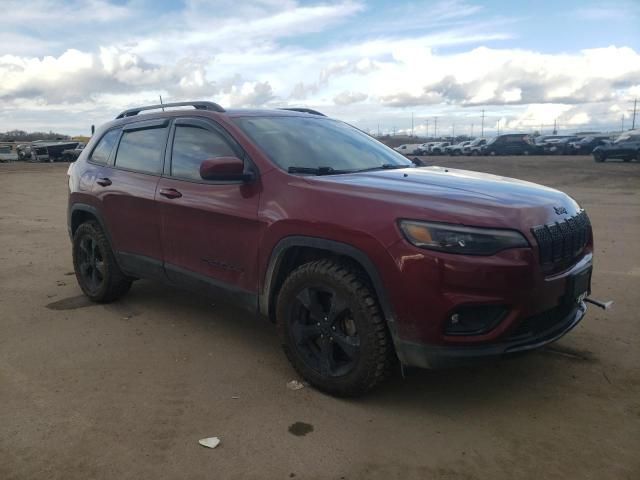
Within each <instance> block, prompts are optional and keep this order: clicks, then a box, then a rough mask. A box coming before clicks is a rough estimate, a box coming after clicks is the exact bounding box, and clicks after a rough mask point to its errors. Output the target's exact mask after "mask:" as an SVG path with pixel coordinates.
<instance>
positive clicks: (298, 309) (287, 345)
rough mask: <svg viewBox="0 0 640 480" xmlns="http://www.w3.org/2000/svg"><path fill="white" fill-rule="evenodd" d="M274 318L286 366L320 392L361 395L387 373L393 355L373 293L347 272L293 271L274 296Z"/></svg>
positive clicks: (337, 266)
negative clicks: (291, 367)
mask: <svg viewBox="0 0 640 480" xmlns="http://www.w3.org/2000/svg"><path fill="white" fill-rule="evenodd" d="M276 318H277V322H278V329H279V332H280V336H281V339H282V343H283V348H284V351H285V353H286V355H287V357H288V358H289V361H290V362H291V364H292V365H293V367H294V368H295V369H296V370H297V371H298V373H300V375H302V377H304V378H305V379H306V380H307V381H308V382H309V383H310V384H311V385H313V386H315V387H317V388H318V389H320V390H323V391H325V392H327V393H330V394H333V395H338V396H356V395H361V394H363V393H365V392H367V391H368V390H370V389H372V388H373V387H375V386H376V385H378V384H379V383H380V382H382V381H383V380H384V379H385V378H386V377H387V376H388V375H389V373H390V371H391V365H392V364H393V360H394V356H395V355H394V352H393V346H392V342H391V338H390V336H389V333H388V331H387V326H386V323H385V320H384V317H383V314H382V312H381V310H380V307H379V305H378V301H377V299H376V296H375V293H374V292H373V290H372V288H371V287H370V286H369V285H368V283H367V282H366V280H364V279H363V278H362V277H361V276H360V275H359V273H358V272H357V271H356V270H354V269H352V268H350V267H347V266H345V265H342V264H341V263H338V262H334V261H331V260H319V261H314V262H310V263H306V264H304V265H302V266H300V267H298V268H297V269H296V270H294V271H293V272H292V273H291V274H290V275H289V277H288V278H287V279H286V280H285V282H284V284H283V286H282V289H281V290H280V293H279V294H278V300H277V306H276Z"/></svg>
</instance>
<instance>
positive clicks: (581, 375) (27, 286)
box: [0, 157, 640, 480]
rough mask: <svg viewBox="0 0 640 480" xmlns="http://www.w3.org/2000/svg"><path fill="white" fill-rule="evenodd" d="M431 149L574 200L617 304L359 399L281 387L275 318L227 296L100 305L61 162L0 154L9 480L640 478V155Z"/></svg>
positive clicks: (149, 286)
mask: <svg viewBox="0 0 640 480" xmlns="http://www.w3.org/2000/svg"><path fill="white" fill-rule="evenodd" d="M429 161H430V162H433V163H435V164H438V165H446V166H450V167H461V168H468V169H471V170H479V171H486V172H491V173H497V174H499V175H505V176H511V177H516V178H523V179H526V180H531V181H535V182H539V183H543V184H547V185H550V186H554V187H557V188H560V189H563V190H565V191H566V192H568V193H569V194H571V195H572V196H574V197H575V198H576V199H577V200H578V201H579V202H580V203H581V204H582V205H583V206H584V207H585V208H586V209H587V210H588V212H589V214H590V217H591V220H592V223H593V225H594V229H595V238H596V266H595V273H594V279H593V282H594V283H593V287H594V288H593V289H594V296H596V297H598V298H604V299H613V300H614V301H615V302H616V303H615V305H614V309H613V310H612V311H610V312H602V311H600V310H597V309H595V308H591V309H590V311H589V313H588V315H587V318H586V319H585V320H584V321H583V322H582V324H581V325H579V326H578V327H577V328H576V329H575V330H574V331H573V332H572V333H570V334H569V335H568V336H566V337H565V338H563V339H561V340H560V341H558V342H557V343H556V344H554V345H553V346H551V347H550V348H547V349H545V350H543V351H540V352H536V353H532V354H530V355H527V356H523V357H519V358H517V359H513V360H509V361H504V362H499V363H497V364H493V365H486V366H483V367H478V368H469V369H460V370H448V371H418V370H415V371H409V372H408V373H407V378H406V379H402V378H400V376H399V375H398V376H397V377H396V378H394V379H393V380H392V381H391V382H389V383H387V384H386V385H384V387H383V388H381V389H379V390H377V391H375V392H373V393H372V394H371V395H369V396H368V397H366V398H362V399H357V400H339V399H335V398H332V397H329V396H326V395H323V394H321V393H319V392H317V391H315V390H313V389H311V388H310V387H307V388H304V389H302V390H298V391H291V390H289V389H287V388H286V383H287V382H288V381H289V380H291V379H294V378H296V376H295V373H294V371H293V370H292V368H291V367H290V366H289V365H288V363H287V361H286V359H285V357H284V355H283V354H282V353H281V351H280V348H279V342H278V339H277V336H276V333H275V329H274V328H273V327H272V326H271V325H269V324H267V323H265V322H261V321H256V320H255V319H253V318H251V317H250V316H248V315H247V314H245V313H243V312H242V311H240V310H236V309H235V308H233V307H230V306H226V305H224V304H221V303H218V302H217V301H215V300H210V299H205V298H201V297H198V296H195V295H192V294H190V293H185V292H182V291H176V290H174V289H171V288H169V287H166V286H163V285H159V284H155V283H151V282H146V281H140V282H137V283H136V284H135V285H134V287H133V288H132V290H131V292H130V294H129V295H128V296H127V297H125V298H124V299H123V300H122V301H119V302H117V303H114V304H111V305H104V306H102V305H92V304H89V303H88V302H87V301H86V300H85V299H84V297H82V296H81V293H80V289H79V288H78V286H77V284H76V281H75V277H74V276H73V272H72V270H73V268H72V262H71V256H70V243H69V239H68V237H67V232H66V223H65V222H66V211H65V209H66V199H67V185H66V175H65V173H66V168H67V166H66V165H62V164H24V163H14V164H2V165H0V191H1V192H2V210H1V211H0V241H1V242H2V243H1V244H2V251H1V252H0V312H1V314H0V479H29V480H31V479H40V478H42V479H44V478H46V479H58V478H59V479H65V480H71V479H83V480H84V479H92V478H105V479H107V478H108V479H118V480H123V479H150V478H153V479H164V478H188V479H200V478H202V479H204V478H207V479H209V478H214V479H229V478H231V479H233V478H237V479H246V478H282V479H286V478H294V477H295V478H302V479H307V478H335V479H342V478H344V479H356V478H367V479H394V478H397V479H412V478H416V479H418V478H419V479H484V478H489V479H501V478H504V479H521V478H531V479H534V478H535V479H542V478H545V479H550V478H564V479H598V480H600V479H605V478H606V479H638V478H640V455H639V454H638V452H640V348H639V344H640V321H639V320H638V315H637V311H638V308H640V247H639V245H638V238H640V164H638V163H635V162H633V163H621V162H617V163H613V162H612V163H605V164H595V163H594V162H593V161H592V160H591V159H590V158H588V157H519V158H508V157H498V158H491V159H490V158H446V157H439V158H433V159H429ZM214 302H215V303H214ZM296 422H301V423H304V424H308V426H305V425H297V426H296V427H292V425H294V424H296ZM209 436H219V437H220V438H221V439H222V444H221V445H220V446H219V447H218V448H216V449H215V450H209V449H206V448H203V447H201V446H200V445H198V439H200V438H203V437H209Z"/></svg>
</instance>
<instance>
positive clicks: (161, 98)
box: [158, 95, 164, 112]
mask: <svg viewBox="0 0 640 480" xmlns="http://www.w3.org/2000/svg"><path fill="white" fill-rule="evenodd" d="M158 96H159V97H160V105H162V104H163V103H162V95H158ZM162 111H163V112H164V107H162Z"/></svg>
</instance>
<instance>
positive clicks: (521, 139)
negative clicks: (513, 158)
mask: <svg viewBox="0 0 640 480" xmlns="http://www.w3.org/2000/svg"><path fill="white" fill-rule="evenodd" d="M541 153H543V148H542V147H540V146H539V145H536V144H535V143H533V142H532V141H531V139H530V138H529V135H525V134H522V133H508V134H505V135H498V136H497V137H493V138H492V139H490V140H489V141H487V143H486V144H485V145H483V146H482V148H481V149H480V155H535V154H541Z"/></svg>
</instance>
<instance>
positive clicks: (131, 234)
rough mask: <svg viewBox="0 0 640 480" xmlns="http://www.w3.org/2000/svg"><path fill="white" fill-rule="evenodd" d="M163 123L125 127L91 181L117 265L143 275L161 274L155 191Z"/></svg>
mask: <svg viewBox="0 0 640 480" xmlns="http://www.w3.org/2000/svg"><path fill="white" fill-rule="evenodd" d="M168 123H169V121H168V119H160V120H146V121H139V122H134V123H130V124H127V125H125V126H124V127H123V128H122V133H121V135H120V139H119V141H118V146H117V149H116V151H115V155H112V159H111V160H110V162H109V165H108V166H106V167H103V169H102V172H101V173H100V175H98V178H97V179H96V186H95V191H96V193H97V196H98V198H99V199H100V200H101V202H102V211H103V213H104V220H105V223H106V225H107V229H108V230H109V233H110V236H111V241H112V246H113V249H114V251H115V253H116V254H117V255H118V260H119V263H120V265H121V266H122V268H123V269H124V270H125V271H127V272H128V273H131V274H137V275H140V276H145V277H158V276H159V277H162V276H164V271H163V269H162V248H161V243H160V214H159V211H158V207H157V205H156V203H155V193H156V187H157V185H158V181H159V180H160V174H161V172H162V166H163V159H164V153H165V150H166V143H167V135H168V132H169V128H168Z"/></svg>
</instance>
